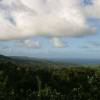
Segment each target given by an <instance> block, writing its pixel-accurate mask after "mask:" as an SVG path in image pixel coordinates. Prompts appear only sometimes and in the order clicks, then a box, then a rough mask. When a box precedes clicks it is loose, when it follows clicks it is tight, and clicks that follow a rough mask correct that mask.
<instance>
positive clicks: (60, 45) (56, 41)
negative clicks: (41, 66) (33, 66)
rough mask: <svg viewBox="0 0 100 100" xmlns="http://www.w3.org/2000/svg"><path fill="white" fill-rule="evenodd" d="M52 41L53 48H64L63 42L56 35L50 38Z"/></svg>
mask: <svg viewBox="0 0 100 100" xmlns="http://www.w3.org/2000/svg"><path fill="white" fill-rule="evenodd" d="M52 43H53V45H54V47H55V48H65V45H64V43H63V42H61V40H60V39H59V38H56V37H54V38H52Z"/></svg>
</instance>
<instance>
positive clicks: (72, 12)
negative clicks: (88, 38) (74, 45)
mask: <svg viewBox="0 0 100 100" xmlns="http://www.w3.org/2000/svg"><path fill="white" fill-rule="evenodd" d="M8 12H9V14H8ZM9 18H11V19H12V21H13V22H14V23H15V24H13V23H12V21H11V20H9ZM93 32H94V28H91V27H89V26H88V25H87V22H86V16H85V15H84V13H83V12H82V9H81V7H80V3H79V0H10V2H8V0H4V2H2V3H0V40H7V39H19V38H24V37H31V36H46V37H49V36H50V37H55V36H59V37H61V36H77V35H85V34H87V33H93Z"/></svg>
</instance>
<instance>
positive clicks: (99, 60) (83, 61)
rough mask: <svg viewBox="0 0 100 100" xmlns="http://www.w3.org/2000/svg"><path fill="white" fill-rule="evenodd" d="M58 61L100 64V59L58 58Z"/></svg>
mask: <svg viewBox="0 0 100 100" xmlns="http://www.w3.org/2000/svg"><path fill="white" fill-rule="evenodd" d="M56 61H61V62H65V63H75V64H100V59H79V58H78V59H73V58H70V59H68V58H67V59H56Z"/></svg>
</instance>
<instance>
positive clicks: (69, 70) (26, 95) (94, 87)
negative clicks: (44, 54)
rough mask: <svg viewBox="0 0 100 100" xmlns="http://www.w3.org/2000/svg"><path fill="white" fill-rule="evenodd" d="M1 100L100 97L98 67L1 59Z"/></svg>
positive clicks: (83, 99)
mask: <svg viewBox="0 0 100 100" xmlns="http://www.w3.org/2000/svg"><path fill="white" fill-rule="evenodd" d="M58 66H59V67H58ZM60 66H61V67H60ZM65 66H66V67H65ZM0 100H100V68H99V66H98V67H95V66H94V67H93V66H92V67H91V66H89V67H86V66H85V67H84V66H81V65H80V66H79V65H70V64H69V65H63V64H59V65H57V64H54V63H52V62H51V63H48V62H46V61H45V62H40V63H39V62H37V61H34V62H30V63H26V62H25V61H24V62H22V61H20V62H19V61H11V60H7V61H6V60H1V61H0Z"/></svg>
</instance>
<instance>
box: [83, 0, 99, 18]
mask: <svg viewBox="0 0 100 100" xmlns="http://www.w3.org/2000/svg"><path fill="white" fill-rule="evenodd" d="M84 10H85V13H86V15H87V16H91V17H94V18H100V0H91V4H90V5H87V6H85V9H84Z"/></svg>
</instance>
